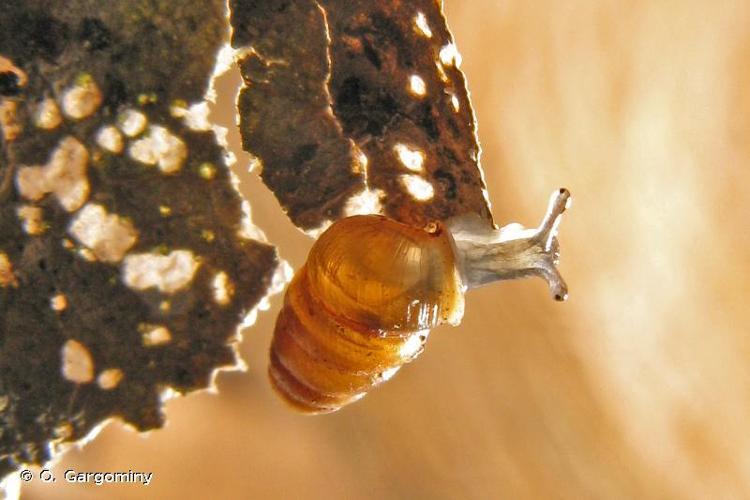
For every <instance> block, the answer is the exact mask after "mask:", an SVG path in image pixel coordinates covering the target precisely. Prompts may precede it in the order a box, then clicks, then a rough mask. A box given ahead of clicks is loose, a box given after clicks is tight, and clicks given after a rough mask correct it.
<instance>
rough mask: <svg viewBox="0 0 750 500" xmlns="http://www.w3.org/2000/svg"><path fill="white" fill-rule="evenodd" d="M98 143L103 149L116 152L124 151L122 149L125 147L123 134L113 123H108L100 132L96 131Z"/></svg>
mask: <svg viewBox="0 0 750 500" xmlns="http://www.w3.org/2000/svg"><path fill="white" fill-rule="evenodd" d="M96 143H97V144H98V145H99V147H101V148H102V149H105V150H107V151H109V152H110V153H114V154H120V153H122V149H123V148H124V147H125V142H124V140H123V138H122V134H121V133H120V131H119V130H117V127H115V126H113V125H107V126H104V127H102V128H100V129H99V132H97V133H96Z"/></svg>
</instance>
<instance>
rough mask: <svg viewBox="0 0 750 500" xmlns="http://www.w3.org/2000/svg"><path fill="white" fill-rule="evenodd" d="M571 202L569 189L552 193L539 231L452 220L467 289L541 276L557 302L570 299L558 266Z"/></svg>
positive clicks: (450, 224)
mask: <svg viewBox="0 0 750 500" xmlns="http://www.w3.org/2000/svg"><path fill="white" fill-rule="evenodd" d="M571 201H572V198H571V197H570V192H569V191H568V190H567V189H565V188H561V189H559V190H557V191H555V192H554V193H552V196H551V197H550V201H549V206H548V208H547V212H546V214H545V215H544V218H543V219H542V222H541V223H540V224H539V227H537V228H536V229H525V228H523V227H522V226H521V225H520V224H510V225H508V226H505V227H502V228H500V229H495V228H493V227H490V226H488V225H486V224H483V223H482V222H480V221H479V219H477V218H475V217H473V216H460V217H456V218H454V219H452V220H451V221H449V222H448V228H449V230H450V232H451V234H452V235H453V240H454V242H455V247H456V257H457V262H458V265H459V269H460V271H461V275H462V277H463V279H464V284H465V285H466V287H467V288H469V289H471V288H476V287H479V286H482V285H486V284H488V283H492V282H494V281H500V280H510V279H517V278H525V277H528V276H539V277H541V278H543V279H544V280H545V281H546V282H547V284H548V285H549V288H550V291H551V292H552V296H553V297H554V298H555V300H558V301H564V300H566V299H567V298H568V287H567V285H566V284H565V280H563V278H562V276H561V275H560V273H559V271H558V270H557V267H556V266H557V263H558V260H559V257H560V247H559V244H558V242H557V231H558V227H559V225H560V222H561V220H562V214H563V212H565V210H566V209H567V208H568V207H569V206H570V204H571Z"/></svg>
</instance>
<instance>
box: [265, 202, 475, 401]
mask: <svg viewBox="0 0 750 500" xmlns="http://www.w3.org/2000/svg"><path fill="white" fill-rule="evenodd" d="M454 255H455V253H454V249H453V241H452V238H451V236H450V233H449V232H448V231H446V230H445V228H444V227H443V226H442V225H441V224H435V225H433V226H432V227H431V228H429V229H428V230H423V229H419V228H414V227H411V226H408V225H405V224H401V223H399V222H396V221H394V220H392V219H388V218H386V217H383V216H380V215H363V216H354V217H349V218H347V219H342V220H341V221H339V222H337V223H336V224H334V225H332V226H331V227H330V228H329V229H328V230H327V231H326V232H325V233H323V234H322V235H321V237H320V238H319V239H318V241H317V242H316V243H315V245H313V248H312V250H311V251H310V254H309V256H308V260H307V263H306V264H305V265H304V266H303V267H302V268H301V269H300V270H299V271H298V272H297V274H296V275H295V277H294V280H293V281H292V283H291V285H290V286H289V289H288V290H287V293H286V297H285V301H284V306H283V309H282V310H281V313H280V314H279V318H278V320H277V322H276V329H275V331H274V337H273V341H272V344H271V364H270V367H269V375H270V378H271V382H272V384H273V386H274V387H275V388H276V390H277V392H278V393H279V394H280V395H281V396H282V397H283V398H284V399H286V400H287V401H288V402H289V403H291V404H292V405H293V406H295V407H296V408H298V409H299V410H302V411H305V412H309V413H324V412H329V411H334V410H337V409H339V408H340V407H341V406H343V405H345V404H347V403H350V402H352V401H355V400H357V399H359V398H361V397H362V396H364V394H365V393H366V392H367V391H368V390H370V389H371V388H372V387H374V386H375V385H377V384H379V383H381V382H382V381H384V380H387V378H389V376H391V375H392V374H393V373H394V372H395V371H396V370H398V368H400V367H401V365H403V364H404V363H406V362H408V361H411V360H412V359H414V358H415V357H416V356H417V355H418V354H419V353H420V352H421V350H422V345H423V343H424V341H425V340H426V338H427V334H428V332H429V329H431V328H433V327H435V326H437V325H439V324H441V323H450V324H454V325H455V324H458V323H459V322H460V321H461V317H462V316H463V306H464V299H463V289H464V287H463V284H462V283H461V277H460V274H459V271H458V269H457V267H456V261H455V256H454Z"/></svg>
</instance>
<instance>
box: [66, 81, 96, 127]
mask: <svg viewBox="0 0 750 500" xmlns="http://www.w3.org/2000/svg"><path fill="white" fill-rule="evenodd" d="M101 103H102V93H101V91H100V90H99V87H98V86H97V85H96V82H94V80H93V78H91V77H90V76H89V75H82V76H79V77H78V80H77V81H76V83H75V84H73V85H72V86H71V87H68V88H67V89H66V90H65V91H64V92H63V96H62V109H63V113H65V116H67V117H68V118H72V119H74V120H80V119H82V118H86V117H87V116H91V115H92V114H94V112H95V111H96V110H97V109H98V108H99V106H100V105H101Z"/></svg>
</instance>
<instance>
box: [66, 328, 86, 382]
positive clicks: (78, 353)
mask: <svg viewBox="0 0 750 500" xmlns="http://www.w3.org/2000/svg"><path fill="white" fill-rule="evenodd" d="M61 357H62V375H63V377H65V379H66V380H69V381H71V382H73V383H76V384H86V383H88V382H91V381H92V380H93V379H94V360H93V359H92V358H91V353H90V352H89V350H88V349H87V348H86V346H85V345H83V344H82V343H80V342H78V341H77V340H72V339H71V340H68V341H67V342H65V344H64V345H63V348H62V352H61Z"/></svg>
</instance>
